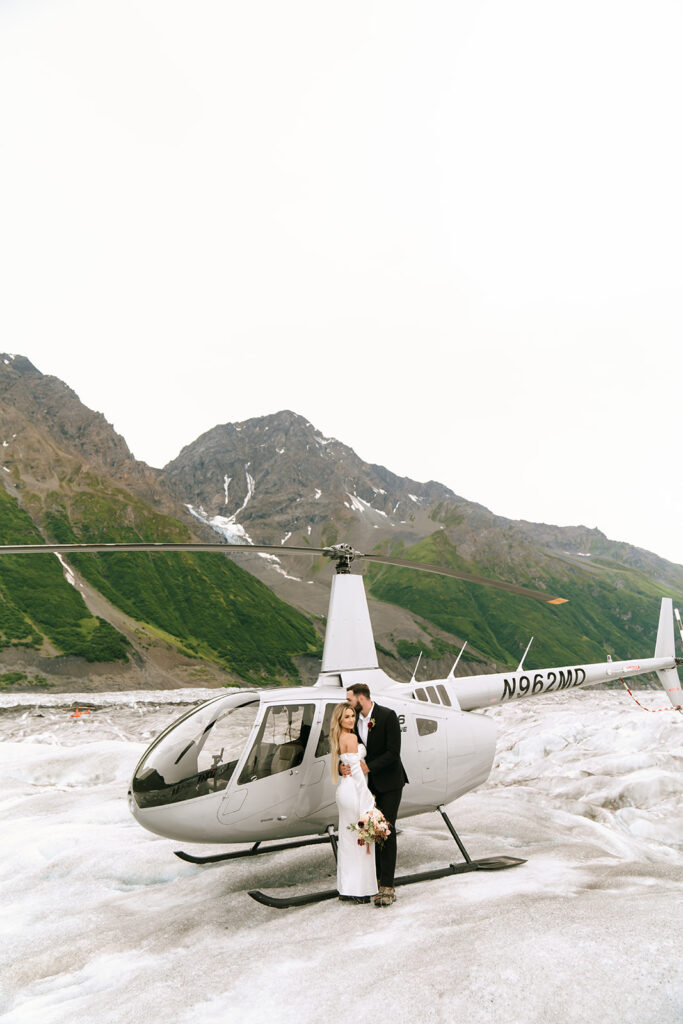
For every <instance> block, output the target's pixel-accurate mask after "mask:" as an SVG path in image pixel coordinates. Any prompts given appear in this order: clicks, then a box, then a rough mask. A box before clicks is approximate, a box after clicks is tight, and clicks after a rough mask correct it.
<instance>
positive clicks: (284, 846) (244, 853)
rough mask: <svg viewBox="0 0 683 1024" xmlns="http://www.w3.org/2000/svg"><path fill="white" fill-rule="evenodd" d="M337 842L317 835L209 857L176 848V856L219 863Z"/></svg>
mask: <svg viewBox="0 0 683 1024" xmlns="http://www.w3.org/2000/svg"><path fill="white" fill-rule="evenodd" d="M330 842H336V836H332V837H330V836H329V835H326V836H317V837H316V838H315V839H298V840H297V841H296V842H295V843H280V845H279V846H261V844H260V842H259V843H254V845H253V846H252V847H251V848H250V849H249V850H233V852H232V853H214V854H212V855H210V856H208V857H195V856H194V854H192V853H185V851H184V850H174V851H173V852H174V853H175V855H176V857H180V859H181V860H186V861H187V862H188V864H217V863H218V862H219V861H221V860H237V859H238V858H239V857H258V855H259V854H261V853H277V852H278V851H279V850H294V849H296V847H297V846H317V845H318V844H319V843H330Z"/></svg>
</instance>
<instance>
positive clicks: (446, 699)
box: [437, 683, 452, 708]
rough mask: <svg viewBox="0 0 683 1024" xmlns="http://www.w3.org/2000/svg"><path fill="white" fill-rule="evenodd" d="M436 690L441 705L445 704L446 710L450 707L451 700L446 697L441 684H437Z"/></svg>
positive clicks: (446, 694) (445, 691)
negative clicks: (439, 696)
mask: <svg viewBox="0 0 683 1024" xmlns="http://www.w3.org/2000/svg"><path fill="white" fill-rule="evenodd" d="M437 690H438V691H439V693H440V695H441V703H442V704H445V705H446V707H447V708H450V707H452V705H451V698H450V697H449V696H448V690H447V689H446V687H445V686H444V685H443V683H439V685H438V686H437Z"/></svg>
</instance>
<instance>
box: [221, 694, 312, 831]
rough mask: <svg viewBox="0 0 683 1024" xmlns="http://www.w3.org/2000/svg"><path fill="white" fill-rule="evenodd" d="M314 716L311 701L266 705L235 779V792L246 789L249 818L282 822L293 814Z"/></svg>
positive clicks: (245, 808)
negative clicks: (236, 789) (253, 738)
mask: <svg viewBox="0 0 683 1024" xmlns="http://www.w3.org/2000/svg"><path fill="white" fill-rule="evenodd" d="M314 715H315V704H313V703H311V704H276V705H270V706H269V707H267V708H266V711H265V714H264V716H263V721H262V722H261V724H260V726H259V729H258V732H257V734H256V738H255V740H254V743H253V745H252V747H251V750H250V751H249V754H248V755H247V758H246V760H245V762H244V765H243V767H242V770H241V772H240V775H239V778H238V780H237V786H238V791H239V788H240V787H242V786H244V787H245V789H247V790H248V797H247V799H246V801H245V804H244V810H245V811H247V813H248V815H249V818H250V819H251V820H252V821H253V820H254V819H256V821H260V822H261V823H265V822H271V821H273V822H275V821H279V822H285V821H286V820H287V819H288V818H289V817H290V816H291V815H292V814H293V813H294V810H295V807H296V804H297V800H298V796H299V788H300V783H301V772H302V771H303V769H302V763H303V760H304V756H305V754H306V748H307V745H308V740H309V737H310V733H311V728H312V725H313V719H314ZM285 828H286V826H285Z"/></svg>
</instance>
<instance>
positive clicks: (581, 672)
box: [0, 543, 683, 908]
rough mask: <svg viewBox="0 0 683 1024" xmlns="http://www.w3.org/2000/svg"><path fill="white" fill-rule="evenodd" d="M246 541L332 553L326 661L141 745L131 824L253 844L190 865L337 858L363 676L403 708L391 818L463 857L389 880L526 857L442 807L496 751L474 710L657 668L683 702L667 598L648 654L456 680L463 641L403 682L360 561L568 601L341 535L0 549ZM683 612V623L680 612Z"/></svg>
mask: <svg viewBox="0 0 683 1024" xmlns="http://www.w3.org/2000/svg"><path fill="white" fill-rule="evenodd" d="M240 550H241V551H242V552H277V553H278V555H280V556H281V555H282V554H283V552H291V553H297V554H300V553H304V552H305V553H306V554H308V555H311V554H313V555H317V554H322V555H324V556H326V557H327V558H329V559H331V560H332V561H333V562H334V563H335V569H336V572H335V575H334V576H333V579H332V589H331V594H330V602H329V611H328V617H327V627H326V632H325V641H324V647H323V656H322V664H321V668H320V673H319V675H318V678H317V680H316V682H315V683H314V684H313V685H312V686H305V687H301V686H297V687H291V688H277V689H265V688H264V689H238V690H231V691H230V692H229V693H227V694H225V693H221V694H219V695H217V696H215V697H212V698H210V699H209V700H207V701H204V702H203V703H201V704H200V705H199V706H197V707H193V708H192V709H191V710H189V711H187V712H186V713H185V714H183V715H182V716H181V717H180V718H178V719H176V720H175V721H174V722H172V723H171V724H170V725H169V726H168V728H167V729H165V730H164V731H163V732H162V733H161V734H160V735H159V736H158V737H157V738H156V739H155V740H154V741H153V742H152V743H151V745H150V746H149V747H148V749H147V750H146V751H145V753H144V754H143V755H142V757H141V759H140V761H139V762H138V764H137V766H136V768H135V770H134V772H133V777H132V780H131V784H130V788H129V790H128V804H129V809H130V811H131V814H132V815H133V817H134V818H135V819H136V821H138V822H139V824H141V825H142V826H143V827H144V828H146V829H148V830H149V831H150V832H153V833H155V834H157V835H160V836H164V837H167V838H170V839H175V840H179V841H181V842H189V843H212V844H245V843H247V844H251V845H250V848H249V849H248V850H238V851H231V852H227V853H220V854H213V855H209V856H203V857H202V856H196V855H194V854H190V853H187V852H185V851H182V850H177V851H175V852H176V855H177V856H178V857H180V858H181V859H183V860H186V861H189V862H191V863H195V864H208V863H216V862H218V861H225V860H231V859H234V858H237V857H245V856H254V855H256V854H261V853H268V852H276V851H278V850H285V849H292V848H294V847H299V846H309V845H315V844H318V843H329V844H331V846H332V849H333V852H334V854H335V856H336V835H335V828H336V824H337V808H336V803H335V789H334V785H333V782H332V777H331V772H330V764H329V761H330V737H329V730H330V723H331V718H332V712H333V710H334V708H335V707H336V706H337V705H338V704H339V703H341V702H342V701H343V700H345V698H346V690H347V688H348V687H350V686H352V685H353V684H354V683H357V682H363V683H366V684H367V685H368V686H369V688H370V692H371V695H372V698H373V699H377V701H378V702H379V703H381V704H382V705H383V706H386V707H389V708H391V709H392V710H394V711H395V712H396V714H397V716H398V720H399V725H400V728H401V733H402V747H401V759H402V761H403V763H404V766H405V768H406V772H407V775H408V778H409V780H410V782H409V783H408V784H407V785H406V787H405V789H404V793H403V798H402V801H401V806H400V809H399V818H405V817H412V816H414V815H418V814H424V813H426V812H434V811H438V812H439V813H440V814H441V816H442V818H443V820H444V823H445V824H446V826H447V828H448V830H449V832H450V833H451V836H452V838H453V840H454V841H455V843H456V844H457V846H458V848H459V850H460V853H461V855H462V857H463V861H462V862H460V863H457V864H449V865H448V866H447V867H444V868H437V869H434V870H432V871H426V872H417V873H413V874H411V875H407V876H403V877H399V878H397V879H396V881H395V884H396V885H397V886H400V885H408V884H411V883H413V882H419V881H426V880H428V879H432V878H441V877H445V876H446V875H450V874H459V873H462V872H467V871H481V870H485V871H492V870H500V869H504V868H509V867H514V866H517V865H519V864H523V863H525V861H524V860H522V859H520V858H515V857H507V856H498V857H488V858H481V859H478V860H473V859H472V858H471V857H470V856H469V854H468V852H467V850H466V849H465V847H464V845H463V843H462V841H461V840H460V837H459V836H458V834H457V832H456V830H455V828H454V826H453V824H452V822H451V820H450V818H449V817H448V815H447V813H446V810H445V806H446V805H447V804H450V803H452V802H453V801H454V800H456V799H457V798H458V797H460V796H462V795H463V794H465V793H467V792H469V791H470V790H472V789H475V788H476V787H477V786H480V785H482V783H484V782H485V781H486V780H487V778H488V776H489V773H490V771H491V768H492V765H493V759H494V756H495V750H496V725H495V722H494V721H493V720H492V719H491V717H490V716H487V715H485V714H481V712H482V711H483V710H485V709H486V708H489V707H493V706H496V705H500V704H506V703H508V702H510V701H513V700H520V699H525V698H530V697H533V696H540V695H547V694H551V693H560V692H564V691H566V690H567V689H570V688H575V687H580V686H584V685H587V684H596V683H600V682H606V681H609V680H614V679H621V680H624V679H626V678H629V677H635V676H639V675H643V674H646V673H651V672H655V673H656V674H657V676H658V677H659V680H660V682H661V684H662V686H663V687H664V689H665V691H666V693H667V696H668V697H669V700H670V702H671V705H672V707H673V708H674V709H675V710H678V711H680V710H681V707H682V706H683V691H682V690H681V684H680V679H679V676H678V671H677V666H678V665H680V664H683V658H676V656H675V640H674V625H673V607H672V600H671V599H670V598H663V599H662V602H661V609H660V617H659V626H658V631H657V640H656V646H655V652H654V657H652V658H645V659H636V660H630V661H611V660H608V661H606V662H603V663H597V664H587V665H570V666H562V667H556V668H546V669H540V670H529V671H527V670H525V669H524V661H525V658H526V655H527V653H528V651H529V647H527V649H526V651H525V652H524V655H523V657H522V659H521V661H520V664H519V666H518V668H517V669H516V670H515V671H514V672H502V673H493V674H486V675H478V676H467V677H461V678H456V677H455V669H456V667H457V664H458V661H459V660H460V657H461V656H462V653H463V651H464V649H465V646H466V645H464V646H463V648H462V650H461V651H460V654H459V655H458V658H457V660H456V662H455V664H454V665H453V667H452V668H451V670H450V672H449V674H448V675H447V676H446V677H445V678H443V679H435V680H431V681H429V682H420V683H418V682H416V679H415V673H413V678H412V679H411V681H410V682H409V683H401V682H397V681H396V680H394V679H392V678H391V677H390V676H388V675H387V674H386V673H385V672H384V671H383V669H381V668H380V667H379V664H378V660H377V651H376V648H375V641H374V636H373V631H372V624H371V621H370V614H369V609H368V603H367V599H366V595H365V589H364V584H363V578H362V576H360V575H358V574H353V573H352V572H351V564H352V562H353V561H354V560H356V559H366V560H368V561H373V562H379V563H382V564H390V565H399V566H407V567H410V568H413V569H419V570H422V571H427V572H432V573H437V574H439V575H445V576H453V577H455V578H457V579H465V580H468V581H470V582H471V583H475V584H479V585H486V586H492V587H495V588H497V589H503V590H507V591H509V592H512V593H515V594H518V595H521V596H525V597H528V598H531V599H533V600H537V601H542V602H544V603H546V604H549V605H561V604H564V603H566V601H565V599H563V598H561V597H553V596H550V595H548V594H547V593H546V592H543V591H535V590H531V589H528V588H524V587H520V586H517V585H515V584H510V583H506V582H503V581H497V580H492V579H489V578H487V577H481V576H474V575H469V574H465V573H461V572H458V571H455V570H452V569H445V568H442V567H440V566H426V565H420V564H417V563H414V562H408V561H404V560H402V559H397V558H392V557H390V556H385V555H374V554H364V553H362V552H359V551H355V550H354V549H353V548H352V547H351V546H350V545H347V544H336V545H333V546H331V547H328V548H309V547H305V548H297V547H293V546H292V547H282V546H277V547H276V546H273V545H248V546H246V545H239V544H225V543H223V544H211V543H204V544H201V543H194V544H45V545H4V546H0V554H4V553H7V554H36V553H37V552H47V553H55V554H61V555H68V554H70V553H98V552H112V551H120V552H126V551H202V552H204V551H213V552H222V553H223V554H226V553H227V552H228V551H230V552H231V553H234V552H235V551H240ZM676 612H677V610H676ZM677 618H678V615H677ZM678 621H679V624H680V618H678ZM682 635H683V633H682ZM529 646H530V644H529ZM283 840H284V841H285V842H283ZM263 843H268V844H270V845H266V846H263V845H262V844H263ZM273 843H275V844H277V845H272V844H273ZM249 895H250V896H252V897H253V898H254V899H255V900H257V901H258V902H261V903H264V904H266V905H267V906H271V907H278V908H283V907H291V906H297V905H303V904H306V903H313V902H319V901H321V900H324V899H331V898H333V897H335V896H336V895H337V892H336V890H327V891H324V892H318V893H312V894H304V895H296V896H292V897H285V898H280V897H275V896H270V895H268V894H267V893H264V892H262V891H260V890H253V891H251V892H250V893H249Z"/></svg>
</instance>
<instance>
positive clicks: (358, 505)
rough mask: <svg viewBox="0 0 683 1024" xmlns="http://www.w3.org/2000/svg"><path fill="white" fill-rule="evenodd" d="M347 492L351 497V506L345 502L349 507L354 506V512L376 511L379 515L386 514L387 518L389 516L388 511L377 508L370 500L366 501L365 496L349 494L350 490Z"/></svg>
mask: <svg viewBox="0 0 683 1024" xmlns="http://www.w3.org/2000/svg"><path fill="white" fill-rule="evenodd" d="M346 493H347V495H348V496H349V498H350V499H351V505H350V506H349V505H347V503H346V502H344V504H345V505H346V507H347V508H352V509H353V510H354V512H374V513H375V514H376V515H378V516H384V518H385V519H386V518H387V514H386V512H383V511H382V509H381V508H375V507H374V505H371V504H370V502H369V501H364V500H363V498H359V497H358V495H357V494H349V492H348V491H347V492H346Z"/></svg>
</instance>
